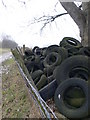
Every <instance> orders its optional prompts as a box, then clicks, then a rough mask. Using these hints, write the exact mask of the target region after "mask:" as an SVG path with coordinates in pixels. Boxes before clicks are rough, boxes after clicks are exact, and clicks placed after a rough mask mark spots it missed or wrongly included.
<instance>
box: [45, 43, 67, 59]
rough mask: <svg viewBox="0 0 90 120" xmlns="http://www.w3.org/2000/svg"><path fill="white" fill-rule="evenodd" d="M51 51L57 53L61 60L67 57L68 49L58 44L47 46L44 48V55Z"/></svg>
mask: <svg viewBox="0 0 90 120" xmlns="http://www.w3.org/2000/svg"><path fill="white" fill-rule="evenodd" d="M51 52H56V53H58V54H59V55H60V56H61V58H62V61H63V60H64V59H65V58H67V57H68V51H67V50H66V49H65V48H64V47H60V46H58V45H51V46H49V47H48V48H47V50H46V53H45V56H47V55H48V54H49V53H51Z"/></svg>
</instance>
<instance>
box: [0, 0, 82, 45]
mask: <svg viewBox="0 0 90 120" xmlns="http://www.w3.org/2000/svg"><path fill="white" fill-rule="evenodd" d="M26 1H27V2H26V4H25V5H24V4H23V3H21V2H18V0H5V4H6V5H7V8H5V7H4V6H3V5H2V2H1V1H0V35H1V34H2V33H5V34H7V35H11V36H12V38H13V39H14V40H15V41H16V42H17V43H18V44H19V45H20V46H22V45H23V44H26V46H28V47H34V46H35V45H37V46H39V47H43V46H48V45H50V44H59V42H60V41H61V40H62V38H63V37H66V36H70V37H74V38H76V39H78V40H80V37H79V29H78V27H77V25H76V24H75V23H74V21H73V20H72V19H71V17H70V16H69V15H64V16H62V17H60V18H57V19H56V20H55V22H53V23H52V24H51V25H50V24H48V25H47V26H46V27H45V29H44V30H43V32H42V34H40V28H41V27H42V25H43V24H42V23H38V24H37V23H36V24H30V23H31V22H32V21H33V19H34V17H35V18H36V17H37V18H38V17H41V16H42V15H55V14H60V13H63V12H66V11H65V10H64V9H63V7H62V6H61V5H60V3H59V1H58V0H38V1H37V0H26ZM56 3H57V4H56Z"/></svg>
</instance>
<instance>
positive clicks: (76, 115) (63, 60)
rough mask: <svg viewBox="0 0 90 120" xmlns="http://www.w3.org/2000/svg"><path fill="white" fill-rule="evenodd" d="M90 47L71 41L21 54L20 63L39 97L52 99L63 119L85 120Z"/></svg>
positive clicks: (62, 41) (69, 38)
mask: <svg viewBox="0 0 90 120" xmlns="http://www.w3.org/2000/svg"><path fill="white" fill-rule="evenodd" d="M89 60H90V47H88V46H87V47H84V46H82V44H81V42H79V41H78V40H76V39H74V38H72V37H65V38H63V39H62V40H61V41H60V43H59V45H50V46H48V47H43V48H39V47H38V46H35V47H34V48H33V49H32V50H31V49H26V50H25V52H24V63H25V65H26V67H27V69H28V71H29V74H30V75H31V77H32V79H33V81H34V83H35V85H36V87H37V89H38V91H39V93H40V95H41V97H42V98H43V99H44V100H45V101H47V100H49V99H51V98H54V102H55V105H56V107H57V109H58V111H59V112H60V113H62V114H63V115H64V116H66V117H67V118H72V119H82V118H89V116H90V105H89V96H90V95H89V88H90V86H89V79H90V77H89V76H90V64H89Z"/></svg>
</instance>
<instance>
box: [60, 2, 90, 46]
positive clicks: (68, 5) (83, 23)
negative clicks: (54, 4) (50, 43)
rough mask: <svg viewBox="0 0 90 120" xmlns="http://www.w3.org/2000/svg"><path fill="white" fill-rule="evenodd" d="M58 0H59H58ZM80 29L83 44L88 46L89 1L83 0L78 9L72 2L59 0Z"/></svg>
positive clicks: (89, 35)
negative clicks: (84, 0)
mask: <svg viewBox="0 0 90 120" xmlns="http://www.w3.org/2000/svg"><path fill="white" fill-rule="evenodd" d="M59 1H60V0H59ZM60 3H61V5H62V6H63V7H64V8H65V10H66V11H67V12H68V13H69V15H70V16H71V17H72V18H73V20H74V21H75V23H76V24H77V25H78V27H79V29H80V37H81V42H82V45H83V46H89V41H90V2H83V3H82V8H83V10H80V8H78V7H77V6H76V5H75V4H74V3H73V2H60Z"/></svg>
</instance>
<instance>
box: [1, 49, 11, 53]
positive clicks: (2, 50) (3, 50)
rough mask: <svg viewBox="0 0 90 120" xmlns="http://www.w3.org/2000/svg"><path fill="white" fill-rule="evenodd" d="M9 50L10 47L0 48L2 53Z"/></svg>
mask: <svg viewBox="0 0 90 120" xmlns="http://www.w3.org/2000/svg"><path fill="white" fill-rule="evenodd" d="M9 51H10V49H8V48H0V54H3V53H7V52H9Z"/></svg>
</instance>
